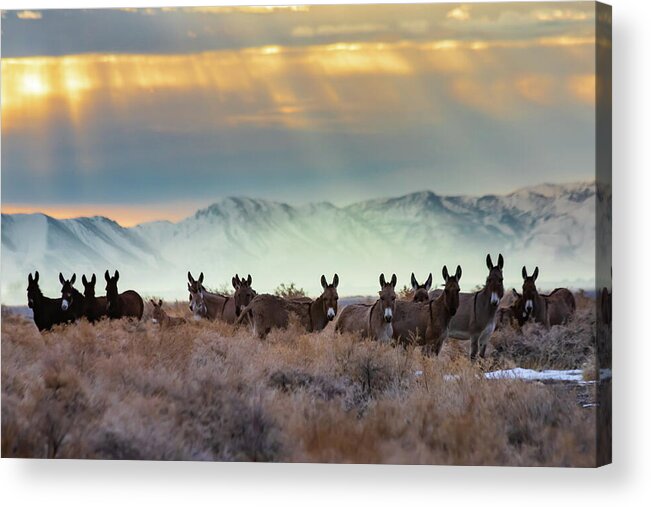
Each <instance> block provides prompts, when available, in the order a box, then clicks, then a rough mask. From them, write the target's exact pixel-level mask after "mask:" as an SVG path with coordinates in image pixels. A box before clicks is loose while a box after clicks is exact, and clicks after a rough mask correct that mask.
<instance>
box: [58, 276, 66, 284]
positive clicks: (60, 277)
mask: <svg viewBox="0 0 651 507" xmlns="http://www.w3.org/2000/svg"><path fill="white" fill-rule="evenodd" d="M59 281H60V282H61V285H63V284H64V283H66V281H65V280H64V278H63V274H62V273H59Z"/></svg>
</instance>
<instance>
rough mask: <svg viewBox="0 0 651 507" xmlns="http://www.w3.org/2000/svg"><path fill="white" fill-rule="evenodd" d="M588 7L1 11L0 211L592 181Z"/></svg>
mask: <svg viewBox="0 0 651 507" xmlns="http://www.w3.org/2000/svg"><path fill="white" fill-rule="evenodd" d="M594 22H595V19H594V4H593V3H592V2H578V3H567V2H563V3H541V2H532V3H515V4H514V3H493V4H430V5H426V4H421V5H358V6H316V7H315V6H310V7H300V6H298V7H296V6H294V7H290V8H264V7H250V8H244V7H239V8H236V7H212V8H211V7H198V8H162V9H114V10H106V9H99V10H98V9H95V10H57V11H50V10H44V11H4V12H3V13H2V160H1V162H2V192H1V193H2V211H3V212H4V213H15V212H36V211H38V212H45V213H47V214H50V215H52V216H55V217H60V218H62V217H71V216H86V215H104V216H108V217H110V218H113V219H115V220H117V221H118V222H120V223H121V224H123V225H133V224H136V223H140V222H143V221H149V220H154V219H162V218H165V219H171V220H179V219H181V218H183V217H186V216H188V215H190V214H192V213H193V212H194V211H195V210H196V209H198V208H200V207H203V206H206V205H208V204H210V203H212V202H215V201H217V200H219V199H220V198H223V197H226V196H232V195H238V196H241V195H243V196H249V197H258V198H266V199H271V200H277V201H282V202H288V203H290V204H302V203H308V202H320V201H329V202H332V203H334V204H336V205H345V204H348V203H352V202H356V201H360V200H364V199H370V198H375V197H386V196H396V195H402V194H406V193H409V192H415V191H421V190H432V191H434V192H437V193H441V194H455V195H457V194H472V195H483V194H489V193H506V192H509V191H512V190H514V189H516V188H520V187H524V186H528V185H534V184H538V183H543V182H569V181H578V180H593V179H594V167H595V141H594V126H595V108H594V100H595V91H594V90H595V66H594V60H595V53H594V43H595V30H594Z"/></svg>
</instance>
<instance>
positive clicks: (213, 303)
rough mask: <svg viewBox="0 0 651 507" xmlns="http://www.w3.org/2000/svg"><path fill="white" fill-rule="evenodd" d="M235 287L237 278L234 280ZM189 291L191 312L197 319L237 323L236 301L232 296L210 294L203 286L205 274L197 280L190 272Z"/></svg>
mask: <svg viewBox="0 0 651 507" xmlns="http://www.w3.org/2000/svg"><path fill="white" fill-rule="evenodd" d="M232 281H233V286H234V287H235V278H233V280H232ZM188 282H189V283H188V291H189V292H190V310H192V313H193V314H194V317H195V318H196V319H201V318H204V319H208V320H215V319H219V320H222V321H224V322H228V323H229V324H233V323H235V321H236V320H237V313H236V311H235V300H234V299H233V298H232V297H231V296H225V295H223V294H216V293H214V292H208V291H207V290H206V288H205V287H204V286H203V272H201V274H200V275H199V278H197V279H196V280H195V279H194V278H193V277H192V273H190V272H189V271H188Z"/></svg>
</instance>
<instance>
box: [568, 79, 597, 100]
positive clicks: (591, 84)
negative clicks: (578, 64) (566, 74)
mask: <svg viewBox="0 0 651 507" xmlns="http://www.w3.org/2000/svg"><path fill="white" fill-rule="evenodd" d="M567 87H568V89H569V90H570V92H571V93H572V94H573V95H574V97H576V98H577V99H579V100H580V101H581V102H583V103H585V104H590V105H594V103H595V95H596V89H597V87H596V79H595V75H594V74H582V75H577V76H571V77H570V78H569V80H568V83H567Z"/></svg>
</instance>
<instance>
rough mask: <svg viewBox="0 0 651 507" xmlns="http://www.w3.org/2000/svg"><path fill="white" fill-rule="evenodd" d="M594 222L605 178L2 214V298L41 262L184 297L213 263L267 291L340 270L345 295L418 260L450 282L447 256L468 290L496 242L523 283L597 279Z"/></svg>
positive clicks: (45, 270) (47, 282) (52, 281)
mask: <svg viewBox="0 0 651 507" xmlns="http://www.w3.org/2000/svg"><path fill="white" fill-rule="evenodd" d="M594 223H595V184H594V182H578V183H570V184H544V185H536V186H532V187H527V188H522V189H519V190H516V191H514V192H511V193H508V194H505V195H492V194H490V195H484V196H477V197H476V196H442V195H438V194H436V193H434V192H431V191H422V192H415V193H411V194H407V195H403V196H399V197H391V198H381V199H372V200H367V201H362V202H358V203H353V204H350V205H347V206H342V207H337V206H335V205H333V204H330V203H328V202H319V203H311V204H306V205H302V206H292V205H289V204H286V203H282V202H275V201H270V200H265V199H253V198H248V197H227V198H224V199H221V200H219V201H217V202H215V203H214V204H212V205H210V206H208V207H205V208H202V209H199V210H197V212H196V213H194V214H193V215H191V216H189V217H187V218H185V219H183V220H181V221H180V222H178V223H172V222H168V221H156V222H147V223H143V224H140V225H137V226H133V227H122V226H120V225H119V224H118V223H116V222H115V221H113V220H110V219H108V218H105V217H82V218H74V219H63V220H57V219H54V218H51V217H48V216H46V215H43V214H38V213H37V214H16V215H10V214H3V215H2V266H1V268H2V282H1V290H2V301H3V303H10V304H21V303H24V293H25V280H26V277H27V273H28V272H30V271H32V272H33V271H34V270H35V269H39V270H40V271H41V272H42V276H41V279H42V280H44V282H43V284H44V285H43V288H44V290H45V291H46V292H48V293H55V292H58V291H59V287H58V283H57V282H56V278H57V276H56V275H57V274H58V272H59V271H62V272H65V273H71V272H73V271H74V272H76V273H78V276H80V275H81V274H82V273H86V274H89V273H92V272H95V273H97V274H98V275H101V274H102V273H103V272H104V270H105V269H108V268H110V269H119V270H120V273H121V277H120V283H121V287H124V288H129V287H134V288H138V289H139V290H141V291H142V292H143V293H145V294H152V295H154V294H155V295H160V296H163V297H167V298H183V299H184V298H185V297H186V293H185V291H186V289H185V283H184V280H185V277H186V273H187V271H188V270H192V271H197V272H199V271H204V273H205V275H206V281H207V283H208V285H209V286H212V287H215V288H218V287H220V286H221V285H222V284H225V283H227V282H228V281H229V280H230V278H231V276H232V275H233V274H234V273H236V272H237V273H251V274H252V275H253V277H254V284H255V285H256V286H257V288H258V290H262V291H265V290H266V291H269V290H272V289H273V288H274V287H276V286H277V285H278V284H280V283H281V282H289V281H293V282H295V283H296V284H297V285H299V286H302V287H304V288H306V289H307V290H308V291H309V292H311V293H313V294H316V293H317V291H318V283H319V282H318V279H319V277H320V276H321V274H332V273H334V272H335V271H336V272H338V273H339V275H340V278H341V280H342V282H341V287H340V289H341V292H342V294H343V295H346V294H372V293H374V292H375V291H376V287H375V285H376V283H377V277H378V275H379V273H380V272H396V273H397V274H398V278H399V285H400V286H402V285H403V284H405V283H407V281H408V278H409V276H410V274H411V272H412V271H414V272H416V273H417V276H420V277H423V275H426V274H427V273H429V272H430V271H431V272H433V273H434V277H435V282H436V283H439V281H438V279H439V278H440V268H441V266H442V265H443V264H444V263H447V264H449V265H451V264H455V265H456V264H457V263H458V264H461V265H462V266H463V269H464V278H463V280H462V289H464V290H469V289H470V288H472V287H474V285H476V284H480V283H483V279H484V278H485V272H484V271H485V267H484V258H485V255H486V253H488V252H492V253H493V254H494V255H496V254H497V253H498V252H502V253H503V254H504V255H505V257H506V273H505V277H506V281H507V283H513V284H518V282H519V272H520V270H521V268H522V265H523V264H525V263H526V264H528V265H534V264H536V265H540V268H541V277H540V278H541V283H542V285H543V286H545V285H546V284H549V285H550V286H552V285H554V284H557V283H565V284H567V285H575V286H586V287H587V286H589V285H590V284H591V283H592V278H593V277H594V251H595V238H594ZM421 273H422V274H421ZM43 275H45V276H43Z"/></svg>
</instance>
